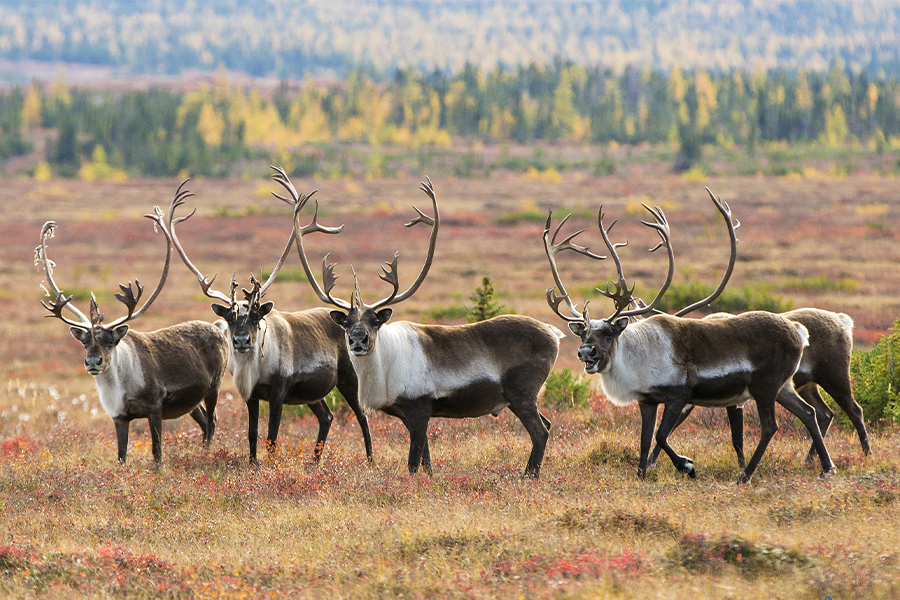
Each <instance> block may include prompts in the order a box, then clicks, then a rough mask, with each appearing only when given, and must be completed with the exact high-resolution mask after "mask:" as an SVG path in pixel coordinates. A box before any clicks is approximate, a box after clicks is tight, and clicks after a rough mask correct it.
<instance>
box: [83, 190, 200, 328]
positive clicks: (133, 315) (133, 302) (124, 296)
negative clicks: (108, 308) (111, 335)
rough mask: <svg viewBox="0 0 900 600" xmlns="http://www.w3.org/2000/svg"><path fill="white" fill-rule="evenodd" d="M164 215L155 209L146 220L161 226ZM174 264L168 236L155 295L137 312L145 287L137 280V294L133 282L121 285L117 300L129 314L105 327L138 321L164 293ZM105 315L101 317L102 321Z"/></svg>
mask: <svg viewBox="0 0 900 600" xmlns="http://www.w3.org/2000/svg"><path fill="white" fill-rule="evenodd" d="M185 183H187V180H185V181H183V182H182V183H181V185H180V186H178V189H177V190H176V191H175V197H176V198H178V196H179V195H181V194H182V191H181V188H182V187H183V186H184V184H185ZM161 214H162V211H161V210H159V207H157V206H154V207H153V214H150V215H144V216H145V217H146V218H148V219H150V220H151V221H154V222H155V223H157V224H159V223H160V220H159V217H160V215H161ZM153 229H154V231H155V230H156V225H154V226H153ZM163 234H164V235H165V227H163ZM171 262H172V238H171V237H170V236H169V235H166V262H165V263H164V264H163V270H162V274H161V275H160V276H159V282H158V283H157V284H156V289H155V290H153V293H152V294H150V297H149V298H147V301H146V302H144V305H143V306H142V307H141V308H139V309H138V310H137V311H135V310H134V309H135V308H136V307H137V304H138V302H139V301H140V299H141V295H142V294H143V293H144V286H142V285H141V282H140V281H138V280H137V278H135V280H134V285H135V286H136V287H137V293H136V294H135V292H134V289H133V288H132V287H131V282H130V281H129V282H128V285H127V286H126V285H123V284H121V283H120V284H119V289H120V290H122V293H121V294H116V295H115V298H116V300H118V301H119V302H121V303H122V304H124V305H125V306H126V307H127V308H128V314H127V315H125V316H124V317H119V318H118V319H116V320H115V321H113V322H112V323H110V324H108V325H103V327H104V328H106V329H113V328H115V327H118V326H119V325H121V324H123V323H126V322H128V321H131V320H132V319H137V318H138V317H140V316H141V315H142V314H144V312H145V311H146V310H147V309H148V308H149V307H150V305H151V304H153V301H154V300H156V297H157V296H159V293H160V292H161V291H162V289H163V287H164V286H165V285H166V280H167V279H168V277H169V265H170V264H171ZM102 317H103V315H100V318H101V319H102Z"/></svg>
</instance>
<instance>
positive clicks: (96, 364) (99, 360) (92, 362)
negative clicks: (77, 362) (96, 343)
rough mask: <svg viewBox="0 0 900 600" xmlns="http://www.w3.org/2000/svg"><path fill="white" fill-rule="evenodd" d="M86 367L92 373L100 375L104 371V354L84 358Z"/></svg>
mask: <svg viewBox="0 0 900 600" xmlns="http://www.w3.org/2000/svg"><path fill="white" fill-rule="evenodd" d="M84 368H85V369H86V370H87V372H88V373H90V374H91V375H99V374H100V373H102V372H103V357H102V356H99V355H98V356H88V357H87V358H85V359H84Z"/></svg>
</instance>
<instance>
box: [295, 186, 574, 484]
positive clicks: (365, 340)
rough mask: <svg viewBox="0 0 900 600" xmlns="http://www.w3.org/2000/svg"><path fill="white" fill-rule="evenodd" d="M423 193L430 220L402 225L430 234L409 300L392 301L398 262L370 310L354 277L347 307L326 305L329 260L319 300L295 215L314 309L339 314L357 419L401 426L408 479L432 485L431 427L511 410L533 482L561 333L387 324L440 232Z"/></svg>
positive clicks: (513, 324)
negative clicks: (425, 228)
mask: <svg viewBox="0 0 900 600" xmlns="http://www.w3.org/2000/svg"><path fill="white" fill-rule="evenodd" d="M420 189H421V190H422V191H423V192H425V194H427V195H428V197H429V198H430V199H431V202H432V205H433V207H434V217H433V218H432V217H428V216H426V215H425V214H424V213H422V211H420V210H419V209H418V208H415V207H413V208H415V210H416V212H417V213H418V215H419V216H418V217H416V218H415V219H413V220H412V221H410V222H409V223H407V224H406V227H412V226H414V225H416V224H418V223H425V224H427V225H430V226H431V236H430V241H429V245H428V254H427V256H426V259H425V264H424V266H423V267H422V269H421V271H420V272H419V274H418V276H417V277H416V279H415V281H414V282H413V283H412V285H411V286H410V287H409V288H408V289H406V291H404V292H402V293H398V291H399V289H400V283H399V279H398V276H397V259H398V257H399V253H396V254H395V255H394V259H393V261H392V262H390V263H385V266H382V271H381V273H380V274H379V277H380V278H381V279H382V280H383V281H385V282H387V283H388V284H390V285H391V286H392V288H393V290H392V291H391V293H390V294H389V295H388V296H387V297H385V298H383V299H381V300H379V301H378V302H375V303H374V304H372V305H368V304H364V303H363V301H362V295H361V294H360V290H359V282H358V280H357V279H356V273H355V272H354V273H353V276H354V283H355V291H354V293H353V295H351V300H350V302H347V301H346V300H342V299H340V298H335V297H334V296H332V293H331V290H332V289H333V288H334V285H335V281H336V279H337V278H336V276H335V275H334V267H335V265H334V264H328V263H327V262H326V261H327V258H328V257H327V255H326V257H325V259H323V260H322V277H323V282H324V285H325V288H324V290H323V289H322V288H321V287H320V286H319V284H318V282H317V281H316V278H315V276H314V275H313V273H312V270H311V269H310V267H309V263H308V261H307V258H306V254H305V251H304V249H303V237H304V236H305V235H307V234H309V233H311V232H314V231H322V228H321V227H317V226H316V225H315V223H312V224H310V225H307V226H305V227H301V226H300V221H299V218H300V217H299V214H300V212H299V209H295V211H294V237H295V238H296V241H297V251H298V253H299V255H300V260H301V263H302V265H303V269H304V271H305V272H306V276H307V279H308V280H309V282H310V285H311V286H312V288H313V290H314V291H315V293H316V295H317V296H318V297H319V299H321V300H322V301H323V302H327V303H329V304H332V305H334V306H336V307H337V308H338V309H339V310H333V311H332V312H331V318H332V319H334V322H335V323H337V324H338V325H340V326H341V327H343V330H344V332H345V333H346V345H347V348H348V349H349V351H350V360H351V361H352V362H353V367H354V369H356V374H357V377H358V378H359V401H360V404H361V405H362V407H363V409H364V410H365V411H366V412H372V411H375V410H381V411H383V412H386V413H388V414H390V415H393V416H395V417H398V418H399V419H400V420H401V421H402V422H403V424H404V425H405V426H406V428H407V430H408V431H409V438H410V445H409V459H408V467H409V472H410V473H416V472H417V471H418V470H419V467H420V465H421V466H422V467H423V469H424V470H425V472H426V473H428V474H429V475H431V474H432V473H433V471H432V468H431V460H430V455H429V452H428V421H429V419H431V418H432V417H449V418H471V417H479V416H483V415H487V414H492V415H495V416H496V415H497V414H498V413H499V412H500V411H501V410H503V409H504V408H506V407H509V409H510V410H511V411H512V412H513V414H515V415H516V416H517V417H518V418H519V420H520V421H521V422H522V425H524V426H525V429H526V431H528V434H529V436H530V437H531V442H532V449H531V455H530V456H529V458H528V464H527V465H526V467H525V473H524V475H523V476H524V477H528V478H537V477H538V476H539V474H540V469H541V463H542V461H543V458H544V450H545V448H546V445H547V440H548V439H549V436H550V421H548V420H547V419H546V417H544V416H543V415H542V414H541V413H540V412H539V411H538V407H537V397H538V394H539V392H540V390H541V387H542V386H543V384H544V380H545V379H546V378H547V375H549V373H550V370H551V369H552V368H553V364H554V363H555V362H556V357H557V354H558V352H559V339H560V338H561V337H563V334H562V332H561V331H559V330H558V329H556V328H555V327H552V326H550V325H546V324H544V323H541V322H540V321H537V320H535V319H532V318H530V317H525V316H520V315H503V316H499V317H494V318H493V319H488V320H486V321H481V322H478V323H471V324H467V325H454V326H444V325H420V324H416V323H410V322H406V321H400V322H394V323H388V321H389V319H390V318H391V315H392V314H393V312H392V309H391V308H390V305H394V304H397V303H399V302H402V301H404V300H406V299H407V298H409V297H410V296H412V295H413V294H414V293H415V292H416V290H418V289H419V286H420V285H421V284H422V282H423V281H424V280H425V276H426V275H427V274H428V271H429V269H430V268H431V263H432V260H433V258H434V250H435V244H436V242H437V234H438V229H439V227H440V215H439V212H438V205H437V198H436V196H435V193H434V187H433V186H432V184H431V180H428V182H427V183H423V184H422V185H421V186H420ZM351 270H352V267H351Z"/></svg>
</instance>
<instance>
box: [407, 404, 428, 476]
mask: <svg viewBox="0 0 900 600" xmlns="http://www.w3.org/2000/svg"><path fill="white" fill-rule="evenodd" d="M426 404H427V408H426V407H425V406H424V405H426ZM417 405H418V406H417ZM403 408H404V411H403V412H404V413H405V415H406V418H405V419H404V420H403V423H404V424H405V425H406V429H407V430H408V431H409V460H408V463H407V464H408V466H409V472H410V473H417V472H418V471H419V465H420V464H422V463H423V460H422V459H423V458H424V456H423V455H424V454H425V447H426V446H427V445H428V420H429V418H430V414H431V402H429V401H427V400H425V399H420V400H418V401H415V402H412V403H410V404H409V405H408V406H404V407H403ZM410 409H412V410H410ZM428 458H429V461H428V462H427V463H424V464H422V467H423V469H424V471H425V472H426V473H427V474H428V475H432V474H433V472H432V470H431V460H430V458H431V457H430V456H429V457H428Z"/></svg>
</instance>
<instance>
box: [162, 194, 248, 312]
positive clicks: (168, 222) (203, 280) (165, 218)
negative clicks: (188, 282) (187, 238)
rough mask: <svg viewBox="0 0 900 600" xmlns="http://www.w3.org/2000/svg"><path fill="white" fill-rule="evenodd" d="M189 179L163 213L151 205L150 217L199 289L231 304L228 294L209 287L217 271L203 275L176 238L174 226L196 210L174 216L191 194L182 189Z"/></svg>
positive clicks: (210, 296)
mask: <svg viewBox="0 0 900 600" xmlns="http://www.w3.org/2000/svg"><path fill="white" fill-rule="evenodd" d="M188 181H190V179H185V180H184V181H182V182H181V185H179V186H178V189H177V190H176V191H175V197H174V198H172V202H170V203H169V210H168V211H167V212H166V213H165V214H164V213H163V212H162V210H161V209H160V208H159V207H158V206H154V207H153V211H154V213H155V214H154V215H153V216H152V217H151V218H152V219H153V220H154V221H156V223H157V224H158V225H159V226H160V227H161V228H162V230H163V233H164V234H165V235H166V238H168V240H169V241H170V242H171V244H172V245H173V246H174V247H175V250H177V251H178V256H180V257H181V261H182V262H183V263H184V264H185V266H187V268H188V269H189V270H190V271H191V273H193V274H194V276H195V277H196V278H197V281H199V282H200V289H202V290H203V293H204V294H205V295H206V296H207V297H208V298H212V299H213V300H221V301H222V302H226V303H228V305H229V306H231V301H230V300H229V298H228V296H226V295H225V294H223V293H222V292H218V291H216V290H213V289H210V288H211V286H212V284H213V282H214V281H215V280H216V277H217V276H218V273H216V274H215V275H213V276H212V278H209V277H205V276H204V275H203V273H201V272H200V270H199V269H198V268H197V267H195V266H194V264H193V263H192V262H191V260H190V259H189V258H188V256H187V253H186V252H185V251H184V248H183V247H182V246H181V242H180V241H179V240H178V235H177V234H176V233H175V226H176V225H177V224H179V223H181V222H182V221H187V220H188V219H190V218H191V217H192V216H194V213H195V212H197V209H196V208H195V209H194V210H192V211H191V212H190V213H188V214H186V215H185V216H183V217H178V218H177V219H176V218H175V209H176V208H178V207H179V206H181V205H182V204H185V202H186V201H187V199H188V198H190V197H191V196H193V195H194V194H193V193H191V192H190V191H189V190H184V189H182V188H183V187H184V186H185V185H186V184H187V182H188Z"/></svg>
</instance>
